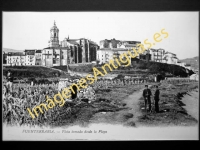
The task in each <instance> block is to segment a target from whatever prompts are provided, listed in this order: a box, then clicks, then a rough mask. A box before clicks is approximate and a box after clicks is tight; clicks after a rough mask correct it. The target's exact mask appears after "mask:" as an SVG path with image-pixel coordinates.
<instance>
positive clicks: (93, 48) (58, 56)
mask: <svg viewBox="0 0 200 150" xmlns="http://www.w3.org/2000/svg"><path fill="white" fill-rule="evenodd" d="M48 43H49V45H48V47H46V48H43V49H25V50H24V51H23V52H4V51H3V65H5V66H46V67H53V66H65V65H68V64H84V63H86V64H88V63H97V62H98V64H105V63H107V62H109V60H110V59H112V58H115V57H117V56H119V55H120V54H122V53H124V52H127V51H128V50H130V49H133V48H134V49H136V50H137V49H138V44H141V42H140V41H123V40H117V39H115V38H113V39H110V40H107V39H105V40H101V41H100V44H99V45H98V44H97V43H95V42H93V41H91V40H89V39H86V38H79V39H70V38H69V36H68V38H65V39H64V40H63V41H59V29H58V27H57V26H56V22H54V25H53V27H51V29H50V40H49V42H48ZM137 58H138V59H140V60H145V61H151V62H160V63H166V64H175V65H178V66H181V67H184V68H186V69H188V70H193V71H194V68H192V67H191V65H190V64H188V63H184V62H181V61H180V60H179V59H178V56H177V55H176V54H174V53H172V52H169V51H166V50H165V49H162V48H159V49H153V48H150V49H147V50H146V51H145V52H144V53H143V54H139V55H138V56H137Z"/></svg>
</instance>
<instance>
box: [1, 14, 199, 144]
mask: <svg viewBox="0 0 200 150" xmlns="http://www.w3.org/2000/svg"><path fill="white" fill-rule="evenodd" d="M2 14H3V15H2V18H3V19H2V31H3V36H2V43H3V47H2V62H3V63H2V68H3V71H2V72H3V74H2V82H3V83H2V91H3V92H2V93H3V95H2V114H3V115H2V121H3V122H2V126H3V141H71V140H74V141H82V140H85V141H88V140H91V141H93V140H104V141H105V140H108V141H109V140H198V138H199V136H198V131H199V128H198V124H199V12H195V11H193V12H189V11H185V12H178V11H169V12H167V11H165V12H117V11H116V12H106V11H105V12H104V11H102V12H95V11H94V12H92V11H90V12H84V11H83V12H80V11H79V12H25V11H24V12H23V11H20V12H14V11H9V12H6V11H4V12H3V13H2Z"/></svg>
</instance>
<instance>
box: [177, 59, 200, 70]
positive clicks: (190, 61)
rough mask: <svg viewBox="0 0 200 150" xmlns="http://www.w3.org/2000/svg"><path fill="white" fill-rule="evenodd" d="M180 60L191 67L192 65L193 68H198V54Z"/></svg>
mask: <svg viewBox="0 0 200 150" xmlns="http://www.w3.org/2000/svg"><path fill="white" fill-rule="evenodd" d="M180 61H181V62H184V63H187V64H190V65H191V67H194V68H195V69H199V56H196V57H193V58H186V59H182V60H180Z"/></svg>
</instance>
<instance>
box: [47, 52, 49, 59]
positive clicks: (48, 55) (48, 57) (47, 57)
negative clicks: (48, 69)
mask: <svg viewBox="0 0 200 150" xmlns="http://www.w3.org/2000/svg"><path fill="white" fill-rule="evenodd" d="M47 59H49V51H48V55H47Z"/></svg>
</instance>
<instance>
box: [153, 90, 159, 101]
mask: <svg viewBox="0 0 200 150" xmlns="http://www.w3.org/2000/svg"><path fill="white" fill-rule="evenodd" d="M159 95H160V91H159V89H157V90H156V91H155V95H154V99H155V100H159Z"/></svg>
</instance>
